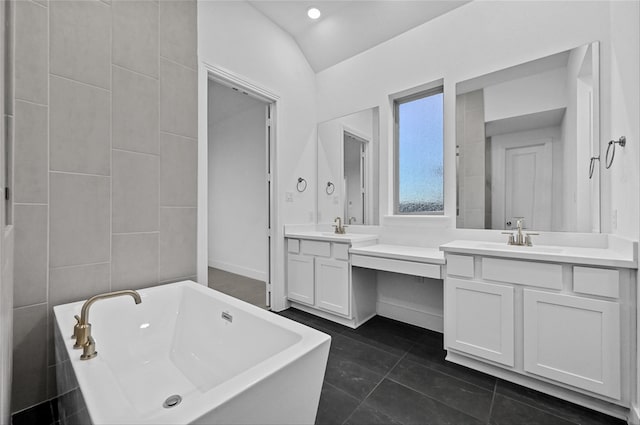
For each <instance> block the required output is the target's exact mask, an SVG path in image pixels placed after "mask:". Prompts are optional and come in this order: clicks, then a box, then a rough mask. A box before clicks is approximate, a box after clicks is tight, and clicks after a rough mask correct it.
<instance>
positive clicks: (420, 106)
mask: <svg viewBox="0 0 640 425" xmlns="http://www.w3.org/2000/svg"><path fill="white" fill-rule="evenodd" d="M443 98H444V96H443V92H442V87H440V88H438V89H434V90H429V91H427V92H422V93H419V94H416V95H412V96H410V97H406V98H402V99H398V100H396V102H395V115H396V116H395V119H396V137H395V138H396V141H395V144H396V183H395V189H396V192H395V194H396V196H395V200H396V202H395V203H396V205H395V212H396V214H443V213H444V172H443V171H444V170H443V168H444V167H443V164H444V154H443V145H444V143H443V134H444V133H443V121H444V120H443V112H444V111H443Z"/></svg>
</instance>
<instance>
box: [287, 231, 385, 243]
mask: <svg viewBox="0 0 640 425" xmlns="http://www.w3.org/2000/svg"><path fill="white" fill-rule="evenodd" d="M284 237H285V238H297V239H312V240H316V241H327V242H347V243H351V244H353V243H360V242H370V241H373V242H375V241H377V240H378V235H366V234H361V233H345V234H343V235H341V234H338V233H333V232H318V231H291V232H285V234H284Z"/></svg>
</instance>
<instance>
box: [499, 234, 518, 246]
mask: <svg viewBox="0 0 640 425" xmlns="http://www.w3.org/2000/svg"><path fill="white" fill-rule="evenodd" d="M502 234H503V235H509V240H508V241H507V245H515V243H516V239H515V236H514V235H513V232H502Z"/></svg>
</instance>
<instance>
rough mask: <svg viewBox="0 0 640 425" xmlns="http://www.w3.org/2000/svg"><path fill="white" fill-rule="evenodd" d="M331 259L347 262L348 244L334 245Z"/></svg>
mask: <svg viewBox="0 0 640 425" xmlns="http://www.w3.org/2000/svg"><path fill="white" fill-rule="evenodd" d="M333 258H335V259H336V260H349V244H347V243H334V244H333Z"/></svg>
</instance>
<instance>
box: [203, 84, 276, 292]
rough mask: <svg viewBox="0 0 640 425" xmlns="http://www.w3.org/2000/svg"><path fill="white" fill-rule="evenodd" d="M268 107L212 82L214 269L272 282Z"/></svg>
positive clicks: (211, 226) (211, 248) (211, 240)
mask: <svg viewBox="0 0 640 425" xmlns="http://www.w3.org/2000/svg"><path fill="white" fill-rule="evenodd" d="M266 107H267V104H266V103H264V102H262V101H259V100H257V99H254V98H252V97H249V96H247V95H244V94H241V93H238V92H237V91H235V90H233V89H231V88H228V87H226V86H223V85H221V84H219V83H215V82H213V81H209V123H208V124H209V187H208V190H209V216H208V219H209V220H208V222H209V229H208V233H209V235H208V237H209V244H208V246H209V267H215V268H219V269H222V270H226V271H228V272H231V273H236V274H240V275H242V276H247V277H250V278H253V279H258V280H261V281H267V273H268V265H267V262H268V255H269V252H268V249H267V245H268V244H267V235H266V229H267V226H268V210H267V185H266V161H267V159H266V158H267V141H266V132H265V128H266Z"/></svg>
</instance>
